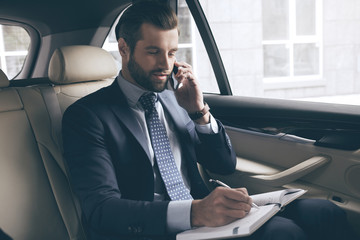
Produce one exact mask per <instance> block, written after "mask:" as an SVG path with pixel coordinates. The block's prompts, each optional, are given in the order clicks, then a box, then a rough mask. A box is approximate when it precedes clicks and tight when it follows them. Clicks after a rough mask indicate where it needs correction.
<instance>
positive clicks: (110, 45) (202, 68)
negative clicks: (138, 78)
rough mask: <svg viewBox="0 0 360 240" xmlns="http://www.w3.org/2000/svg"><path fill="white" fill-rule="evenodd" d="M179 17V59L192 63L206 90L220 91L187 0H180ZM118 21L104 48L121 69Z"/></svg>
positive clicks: (177, 57)
mask: <svg viewBox="0 0 360 240" xmlns="http://www.w3.org/2000/svg"><path fill="white" fill-rule="evenodd" d="M178 19H179V22H178V23H179V26H178V27H179V32H180V36H179V46H178V48H179V49H178V51H177V53H176V59H177V61H185V62H187V63H189V64H190V65H192V68H193V71H194V73H195V76H196V77H197V78H198V80H199V82H200V85H201V89H202V90H203V91H204V92H208V93H220V91H219V88H218V85H217V81H216V78H215V74H214V72H213V69H212V67H211V64H210V60H209V58H208V55H207V52H206V50H205V47H204V44H203V41H202V39H201V37H200V34H199V32H198V30H197V28H196V25H195V23H194V20H193V18H192V16H191V13H190V11H189V9H188V6H187V4H186V2H185V0H179V1H178ZM116 23H117V21H116V22H115V24H114V26H113V27H112V29H111V31H110V33H109V36H108V37H107V38H106V40H105V42H104V45H103V48H104V49H105V50H107V51H109V52H110V53H111V54H112V55H113V56H114V58H115V59H116V60H117V62H118V65H119V69H121V57H120V54H119V52H118V49H117V41H116V38H115V31H114V29H115V26H116Z"/></svg>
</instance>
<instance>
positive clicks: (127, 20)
mask: <svg viewBox="0 0 360 240" xmlns="http://www.w3.org/2000/svg"><path fill="white" fill-rule="evenodd" d="M116 34H117V39H118V46H119V52H120V54H121V57H122V70H121V72H120V74H119V76H118V77H117V79H116V80H115V81H114V83H113V84H112V85H111V86H109V87H106V88H103V89H101V90H99V91H97V92H95V93H93V94H91V95H89V96H86V97H84V98H83V99H80V100H79V101H77V102H76V103H75V104H73V105H72V106H70V107H69V108H68V109H67V111H66V112H65V114H64V118H63V140H64V152H65V158H66V160H67V164H68V168H69V173H70V181H71V183H72V185H73V187H74V191H75V193H76V194H77V196H78V197H79V200H80V204H81V207H82V210H83V214H84V224H85V226H86V229H87V232H88V236H89V238H90V239H169V238H172V237H174V234H175V233H177V232H179V231H182V230H186V229H190V228H191V227H197V226H221V225H224V224H227V223H230V222H232V221H234V220H235V219H238V218H242V217H244V216H246V214H247V213H248V212H249V211H250V209H251V198H250V197H249V196H248V193H247V191H246V189H245V188H239V189H226V188H222V187H219V188H216V189H215V190H214V191H212V192H211V193H209V191H208V189H207V188H206V186H205V184H204V182H203V180H202V178H201V176H200V174H199V172H198V168H197V162H198V163H200V164H202V165H203V166H204V167H205V168H207V169H209V170H210V171H212V172H215V173H219V174H230V173H232V172H234V171H235V165H236V158H235V153H234V151H233V149H232V146H231V143H230V140H229V139H228V137H227V135H226V133H225V130H224V127H223V126H222V124H221V123H220V122H219V121H217V120H216V119H214V117H213V116H212V115H211V114H210V112H209V108H208V106H207V104H206V103H205V102H204V101H203V95H202V92H201V90H200V88H199V83H198V81H197V79H196V78H195V76H194V74H193V71H192V68H191V66H190V65H189V64H187V63H185V62H176V59H175V54H176V51H177V49H178V35H179V33H178V29H177V18H176V15H175V13H174V12H173V11H172V10H171V8H170V7H169V6H166V5H162V4H156V3H154V2H149V1H148V2H140V3H137V4H134V5H132V6H131V7H130V8H128V9H127V10H126V12H125V13H124V14H123V16H122V17H121V19H120V21H119V23H118V25H117V28H116ZM174 66H176V67H177V68H178V71H177V73H176V75H175V78H176V80H177V81H178V82H179V83H180V85H179V87H178V88H177V87H175V88H176V89H173V90H174V91H171V90H168V89H167V86H168V84H169V81H170V83H173V81H172V80H171V79H170V76H171V72H172V70H173V67H174ZM150 96H151V97H150ZM144 99H146V100H144ZM151 99H152V100H151ZM149 102H151V104H152V106H151V108H148V107H147V103H149ZM151 104H150V105H151ZM149 109H150V110H149ZM154 109H155V110H154ZM154 116H156V117H154ZM154 121H155V122H156V123H155V125H156V126H157V128H156V129H157V130H154V131H153V129H154ZM159 125H161V126H160V127H159ZM159 129H161V130H159ZM158 132H161V133H158ZM162 133H165V135H167V136H164V134H162ZM157 134H161V137H159V135H157ZM156 137H159V138H161V143H162V145H161V146H160V147H159V145H158V143H157V140H156ZM164 149H166V151H167V153H166V154H165V157H164V155H161V153H159V152H161V151H163V150H164ZM169 149H170V150H169ZM169 156H170V157H169ZM163 158H165V159H166V160H167V161H168V162H167V164H168V165H166V167H164V166H163V161H162V159H163ZM170 165H171V166H172V167H170ZM168 168H171V169H172V170H171V172H172V174H174V175H172V176H170V177H169V175H168V172H170V171H166V170H168ZM164 169H165V170H164ZM173 169H175V170H173ZM174 172H175V173H174ZM175 175H176V176H175ZM169 178H170V179H171V181H173V182H174V181H175V182H176V184H172V183H173V182H172V183H169ZM174 179H176V180H174ZM171 181H170V182H171ZM172 186H176V187H175V188H172ZM178 192H181V196H179V194H177V193H178ZM294 208H295V207H294ZM274 224H275V225H277V226H279V224H277V223H274ZM280 225H281V224H280ZM286 226H288V225H286ZM268 228H269V229H274V228H273V227H272V226H271V225H270V226H269V227H268ZM280 228H281V227H280ZM292 230H293V229H292V228H291V227H290V228H289V229H283V228H282V231H283V232H291V231H292ZM266 231H268V229H266V228H264V230H261V231H259V234H261V236H262V235H264V234H265V233H264V232H266ZM269 236H270V235H269ZM255 237H257V236H255ZM302 237H303V235H301V234H300V237H296V238H293V239H303V238H302ZM279 239H280V238H279Z"/></svg>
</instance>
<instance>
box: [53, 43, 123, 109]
mask: <svg viewBox="0 0 360 240" xmlns="http://www.w3.org/2000/svg"><path fill="white" fill-rule="evenodd" d="M118 71H119V70H118V67H117V65H116V62H115V60H114V58H113V56H112V55H111V54H110V53H109V52H107V51H105V50H104V49H102V48H99V47H94V46H85V45H79V46H66V47H62V48H59V49H57V50H55V52H54V54H53V55H52V57H51V60H50V64H49V78H50V81H51V82H52V83H54V84H55V87H54V90H55V92H56V95H57V98H58V99H59V103H60V108H61V111H62V112H64V111H65V109H66V108H67V107H68V106H69V105H70V104H72V103H73V102H75V101H76V100H77V99H79V98H81V97H83V96H85V95H88V94H89V93H92V92H94V91H96V90H98V89H99V88H101V87H105V86H107V85H109V84H111V83H112V81H113V79H114V77H115V76H116V75H117V74H118Z"/></svg>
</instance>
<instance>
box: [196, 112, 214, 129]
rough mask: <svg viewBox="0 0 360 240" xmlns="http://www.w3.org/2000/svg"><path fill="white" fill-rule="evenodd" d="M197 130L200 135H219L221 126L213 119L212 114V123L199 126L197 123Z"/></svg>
mask: <svg viewBox="0 0 360 240" xmlns="http://www.w3.org/2000/svg"><path fill="white" fill-rule="evenodd" d="M195 128H196V130H197V131H198V132H199V133H203V134H217V133H218V132H219V126H218V124H217V122H216V120H215V118H214V117H213V115H211V114H210V122H209V123H208V124H202V125H200V124H198V123H196V122H195Z"/></svg>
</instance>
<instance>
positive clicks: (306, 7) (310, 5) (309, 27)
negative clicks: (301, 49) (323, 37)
mask: <svg viewBox="0 0 360 240" xmlns="http://www.w3.org/2000/svg"><path fill="white" fill-rule="evenodd" d="M315 3H316V2H315V0H297V1H296V34H297V35H314V34H315V33H316V32H315V26H316V4H315Z"/></svg>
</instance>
